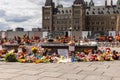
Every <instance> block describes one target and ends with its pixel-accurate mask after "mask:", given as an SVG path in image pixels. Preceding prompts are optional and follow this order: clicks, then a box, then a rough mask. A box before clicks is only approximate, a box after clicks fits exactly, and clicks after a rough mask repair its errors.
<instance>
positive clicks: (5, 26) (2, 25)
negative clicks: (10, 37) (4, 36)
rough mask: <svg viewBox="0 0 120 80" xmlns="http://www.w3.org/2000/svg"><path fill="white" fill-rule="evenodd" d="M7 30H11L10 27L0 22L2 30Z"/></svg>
mask: <svg viewBox="0 0 120 80" xmlns="http://www.w3.org/2000/svg"><path fill="white" fill-rule="evenodd" d="M6 29H10V27H9V26H8V25H7V24H4V23H1V22H0V30H6Z"/></svg>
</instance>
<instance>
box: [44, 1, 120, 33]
mask: <svg viewBox="0 0 120 80" xmlns="http://www.w3.org/2000/svg"><path fill="white" fill-rule="evenodd" d="M42 12H43V14H42V17H43V18H42V27H43V29H45V30H48V31H50V32H54V31H56V32H59V31H69V29H70V28H71V29H72V31H73V33H75V32H77V34H74V35H78V34H79V35H81V34H82V31H92V32H96V31H120V0H118V1H117V4H116V5H113V0H111V5H107V0H105V6H94V2H93V0H91V1H90V2H89V4H88V2H85V1H84V0H75V1H74V2H73V5H72V6H71V7H63V6H62V5H57V6H56V7H55V4H54V2H53V1H52V0H46V2H45V6H43V7H42Z"/></svg>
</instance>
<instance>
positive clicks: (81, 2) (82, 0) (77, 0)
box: [74, 0, 84, 4]
mask: <svg viewBox="0 0 120 80" xmlns="http://www.w3.org/2000/svg"><path fill="white" fill-rule="evenodd" d="M74 4H84V0H75V1H74Z"/></svg>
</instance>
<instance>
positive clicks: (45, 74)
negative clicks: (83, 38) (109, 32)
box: [0, 61, 120, 80]
mask: <svg viewBox="0 0 120 80" xmlns="http://www.w3.org/2000/svg"><path fill="white" fill-rule="evenodd" d="M0 80H120V61H110V62H109V61H108V62H79V63H55V64H54V63H48V64H34V63H5V62H0Z"/></svg>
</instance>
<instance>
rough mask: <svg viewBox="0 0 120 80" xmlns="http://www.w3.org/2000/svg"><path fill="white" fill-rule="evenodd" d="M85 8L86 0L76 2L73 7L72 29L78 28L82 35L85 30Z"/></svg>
mask: <svg viewBox="0 0 120 80" xmlns="http://www.w3.org/2000/svg"><path fill="white" fill-rule="evenodd" d="M85 7H86V5H85V2H84V0H75V1H74V3H73V6H72V29H73V31H74V28H78V31H79V34H80V35H82V30H84V29H83V28H85V12H86V9H85Z"/></svg>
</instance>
